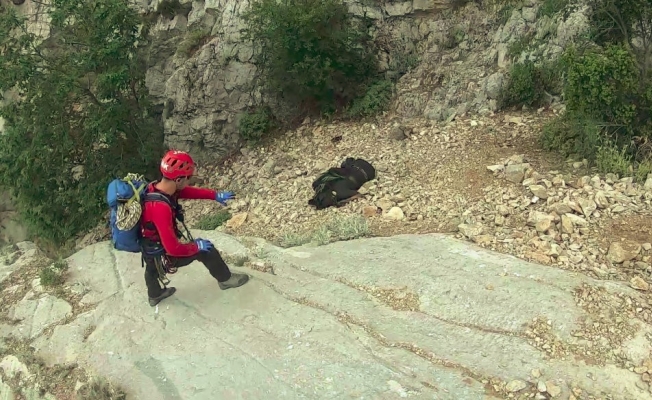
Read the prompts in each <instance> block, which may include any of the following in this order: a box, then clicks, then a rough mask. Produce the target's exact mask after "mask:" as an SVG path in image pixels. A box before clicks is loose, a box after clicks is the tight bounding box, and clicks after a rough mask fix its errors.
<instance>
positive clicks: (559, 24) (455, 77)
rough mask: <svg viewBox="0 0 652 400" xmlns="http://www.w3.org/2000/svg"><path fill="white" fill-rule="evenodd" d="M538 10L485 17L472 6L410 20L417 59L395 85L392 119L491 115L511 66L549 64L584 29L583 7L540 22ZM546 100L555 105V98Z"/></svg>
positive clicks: (532, 5) (531, 5) (534, 5)
mask: <svg viewBox="0 0 652 400" xmlns="http://www.w3.org/2000/svg"><path fill="white" fill-rule="evenodd" d="M539 8H540V2H537V1H536V0H527V1H525V2H524V4H522V5H521V6H519V7H515V8H513V9H503V10H502V12H503V14H502V15H501V14H500V13H498V14H494V15H489V14H488V13H487V12H486V11H482V10H480V9H478V7H477V5H476V4H474V3H473V4H469V5H467V6H466V8H465V10H464V12H462V13H457V15H451V13H446V12H444V13H440V14H437V15H434V16H431V17H421V18H420V19H418V20H415V21H414V26H415V27H416V28H417V29H412V30H411V31H410V32H411V33H412V35H413V36H412V39H413V41H414V45H415V47H416V48H417V52H418V54H419V55H421V56H422V58H421V60H420V63H419V66H418V67H417V68H415V69H414V70H413V71H411V72H410V73H408V74H407V75H405V76H404V77H403V78H402V79H401V81H400V83H399V88H398V92H399V94H398V98H397V99H396V102H395V111H396V112H397V114H399V115H400V116H402V117H407V118H410V117H425V118H428V119H431V120H436V121H443V120H452V119H454V118H455V117H456V116H458V115H462V114H465V113H467V112H471V113H476V112H477V113H481V114H487V113H491V112H494V111H496V110H497V107H498V104H497V100H498V97H499V94H500V92H501V90H502V88H503V86H504V85H505V84H506V81H507V80H506V77H507V71H508V69H509V67H510V66H511V65H512V63H513V62H523V61H525V60H532V61H536V60H540V59H546V60H550V59H554V58H556V57H558V56H559V55H560V54H561V52H562V51H563V49H564V48H565V47H566V46H567V45H568V44H569V43H571V42H573V41H574V40H575V38H577V37H578V36H579V35H581V34H582V33H583V32H585V31H586V29H587V28H588V20H587V17H586V12H587V8H586V7H576V8H574V9H571V10H569V11H570V12H569V13H568V14H567V15H566V16H565V17H564V16H558V17H555V18H551V17H549V16H545V15H543V16H541V17H539ZM505 13H506V14H505ZM505 19H506V20H505ZM417 22H418V23H417ZM550 95H551V96H550V98H549V101H550V103H558V105H559V97H558V95H560V93H551V94H550Z"/></svg>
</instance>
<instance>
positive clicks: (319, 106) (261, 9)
mask: <svg viewBox="0 0 652 400" xmlns="http://www.w3.org/2000/svg"><path fill="white" fill-rule="evenodd" d="M243 18H244V21H246V27H245V29H244V32H243V38H244V39H245V40H251V41H252V42H253V43H254V46H255V47H254V48H255V52H254V59H255V62H256V63H257V65H258V73H259V77H260V79H261V83H262V84H263V87H264V91H265V92H266V93H267V95H268V96H270V97H273V98H275V99H276V100H277V101H279V102H281V103H284V104H286V105H287V106H289V107H288V108H289V109H292V110H297V113H298V114H299V115H303V114H306V113H310V112H315V111H321V112H326V113H329V112H332V111H333V110H336V109H338V108H339V107H341V106H345V105H346V104H348V103H349V102H350V101H351V100H352V99H353V98H355V97H356V96H357V94H358V93H360V92H361V90H360V89H361V88H364V87H365V86H366V84H367V83H368V82H369V80H370V79H371V78H374V77H375V75H376V73H377V62H376V56H375V53H376V51H375V48H374V45H373V42H372V40H371V37H370V35H369V32H368V27H369V26H370V22H369V21H367V20H362V19H359V18H356V17H354V16H353V15H352V14H351V13H349V11H348V8H347V6H346V5H345V4H344V3H343V2H342V0H285V1H281V2H279V1H276V0H253V1H252V3H251V7H250V9H249V10H248V11H247V12H245V14H244V16H243Z"/></svg>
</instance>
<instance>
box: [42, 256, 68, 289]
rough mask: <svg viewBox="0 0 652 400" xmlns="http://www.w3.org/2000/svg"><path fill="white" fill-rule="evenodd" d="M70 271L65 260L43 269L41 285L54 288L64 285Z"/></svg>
mask: <svg viewBox="0 0 652 400" xmlns="http://www.w3.org/2000/svg"><path fill="white" fill-rule="evenodd" d="M67 270H68V263H67V262H66V261H65V260H58V261H56V262H54V263H53V264H51V265H48V266H46V267H44V268H42V269H41V271H40V272H39V278H40V279H41V285H43V286H46V287H54V286H59V285H61V284H63V283H64V282H65V280H66V278H65V275H64V274H65V272H66V271H67Z"/></svg>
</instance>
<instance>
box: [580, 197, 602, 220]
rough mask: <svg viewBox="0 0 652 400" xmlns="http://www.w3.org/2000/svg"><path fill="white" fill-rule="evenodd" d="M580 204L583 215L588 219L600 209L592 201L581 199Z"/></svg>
mask: <svg viewBox="0 0 652 400" xmlns="http://www.w3.org/2000/svg"><path fill="white" fill-rule="evenodd" d="M578 203H579V205H580V207H581V208H582V213H583V214H584V215H585V216H587V217H590V216H591V214H593V212H594V211H595V210H596V209H597V208H598V205H597V204H596V203H595V201H593V200H592V199H584V198H580V199H579V200H578Z"/></svg>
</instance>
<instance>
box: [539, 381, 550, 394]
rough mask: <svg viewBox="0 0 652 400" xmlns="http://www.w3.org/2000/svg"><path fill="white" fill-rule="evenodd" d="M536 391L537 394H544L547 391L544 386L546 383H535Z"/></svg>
mask: <svg viewBox="0 0 652 400" xmlns="http://www.w3.org/2000/svg"><path fill="white" fill-rule="evenodd" d="M537 391H538V392H539V393H545V392H547V391H548V387H547V386H546V383H545V382H544V381H538V382H537Z"/></svg>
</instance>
